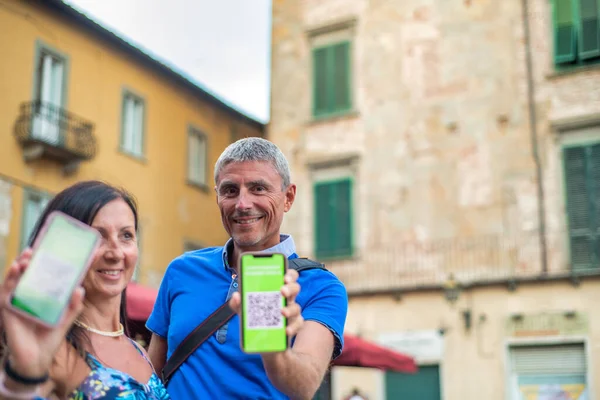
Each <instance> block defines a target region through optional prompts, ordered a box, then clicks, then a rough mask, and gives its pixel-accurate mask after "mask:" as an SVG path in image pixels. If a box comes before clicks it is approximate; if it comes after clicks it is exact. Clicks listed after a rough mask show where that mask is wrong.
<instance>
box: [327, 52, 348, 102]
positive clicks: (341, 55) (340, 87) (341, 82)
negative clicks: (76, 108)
mask: <svg viewBox="0 0 600 400" xmlns="http://www.w3.org/2000/svg"><path fill="white" fill-rule="evenodd" d="M331 50H332V57H333V65H334V71H333V74H334V76H333V77H332V80H333V82H334V90H333V96H334V106H333V108H334V109H335V110H336V111H346V110H349V109H350V107H351V103H350V100H351V97H350V93H351V92H350V43H349V42H344V43H339V44H337V45H335V46H333V47H332V48H331Z"/></svg>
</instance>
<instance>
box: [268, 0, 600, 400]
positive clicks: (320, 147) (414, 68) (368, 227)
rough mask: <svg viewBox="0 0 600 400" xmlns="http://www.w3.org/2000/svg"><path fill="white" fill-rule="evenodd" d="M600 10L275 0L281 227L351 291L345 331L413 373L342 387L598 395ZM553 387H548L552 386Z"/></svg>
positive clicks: (352, 376) (412, 394)
mask: <svg viewBox="0 0 600 400" xmlns="http://www.w3.org/2000/svg"><path fill="white" fill-rule="evenodd" d="M599 16H600V2H599V1H598V0H589V1H579V0H573V1H571V0H522V1H485V0H484V1H478V0H464V1H445V0H432V1H423V0H369V1H367V0H352V1H341V0H321V1H317V0H303V1H297V0H281V1H274V2H273V29H272V32H273V33H272V35H273V36H272V77H271V101H272V106H271V121H270V122H269V126H268V129H267V135H268V138H269V139H270V140H273V141H274V142H276V143H277V144H278V145H279V146H280V147H281V148H282V149H283V150H284V152H285V153H286V154H287V155H288V157H289V159H290V161H291V163H292V169H293V170H292V172H293V175H294V176H293V178H294V181H295V182H296V183H297V184H298V187H299V190H298V196H297V200H296V204H295V205H294V207H293V209H292V210H291V211H290V213H289V215H288V216H287V217H286V220H285V222H284V225H285V229H286V230H287V231H288V232H290V233H292V234H293V235H294V236H295V238H296V243H297V245H298V247H299V252H300V253H303V254H304V255H306V256H313V257H317V258H319V259H321V260H323V261H325V262H326V263H327V265H328V268H329V269H331V270H332V271H333V272H334V273H336V274H337V275H338V276H339V277H340V278H341V279H342V280H343V281H344V283H345V284H346V287H347V289H348V293H349V297H350V309H349V315H348V321H347V326H346V330H347V331H348V332H350V333H354V334H359V335H362V336H364V337H366V338H369V339H372V340H376V341H378V342H379V343H381V344H383V345H386V346H389V347H392V348H395V349H398V350H399V351H402V352H405V353H409V354H412V355H414V356H415V357H416V359H417V360H418V361H419V363H420V366H421V368H420V371H419V373H418V374H416V375H401V374H396V373H393V372H381V371H372V370H364V369H356V368H354V369H352V368H345V369H343V368H337V367H336V368H334V370H333V372H332V381H331V385H332V395H333V397H332V398H335V399H338V398H341V396H343V395H345V394H347V393H348V392H349V391H350V389H351V388H352V387H354V386H359V387H362V389H363V391H365V392H366V393H367V394H368V395H369V398H370V399H386V398H387V399H402V400H412V399H418V400H430V399H431V400H434V399H435V400H437V399H445V400H479V399H486V400H488V399H489V400H495V399H498V400H500V399H510V400H516V399H542V398H551V397H550V396H556V395H557V393H559V392H561V391H562V392H565V393H567V392H568V393H569V396H570V397H569V398H573V399H594V398H599V397H600V374H599V371H600V348H599V347H598V346H597V345H596V343H597V342H598V341H599V340H600V314H599V313H598V312H597V311H595V307H596V304H597V302H598V301H599V300H600V280H599V279H598V275H599V273H600V219H599V218H600V203H599V202H598V198H599V196H600V24H599ZM544 396H545V397H544Z"/></svg>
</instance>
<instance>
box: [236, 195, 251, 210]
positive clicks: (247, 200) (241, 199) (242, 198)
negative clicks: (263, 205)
mask: <svg viewBox="0 0 600 400" xmlns="http://www.w3.org/2000/svg"><path fill="white" fill-rule="evenodd" d="M235 208H236V209H238V210H248V209H250V208H252V198H251V195H250V193H249V192H248V191H247V190H242V191H240V194H239V196H238V199H237V203H236V204H235Z"/></svg>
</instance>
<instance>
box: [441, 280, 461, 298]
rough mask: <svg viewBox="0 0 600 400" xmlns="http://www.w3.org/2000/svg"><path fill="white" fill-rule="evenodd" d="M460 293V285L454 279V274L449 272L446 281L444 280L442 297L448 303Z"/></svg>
mask: <svg viewBox="0 0 600 400" xmlns="http://www.w3.org/2000/svg"><path fill="white" fill-rule="evenodd" d="M459 295H460V285H459V284H458V282H456V280H455V279H454V274H450V275H449V276H448V279H447V280H446V282H444V297H445V298H446V300H448V301H449V302H450V303H454V302H455V301H456V300H458V296H459Z"/></svg>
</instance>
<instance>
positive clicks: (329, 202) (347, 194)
mask: <svg viewBox="0 0 600 400" xmlns="http://www.w3.org/2000/svg"><path fill="white" fill-rule="evenodd" d="M351 196H352V182H351V181H350V180H343V181H337V182H324V183H317V184H316V185H315V239H316V246H315V248H316V251H315V253H316V255H317V257H319V258H327V257H340V256H349V255H352V198H351Z"/></svg>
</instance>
